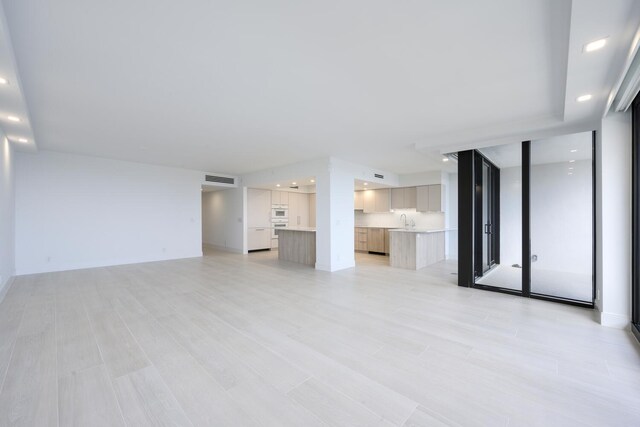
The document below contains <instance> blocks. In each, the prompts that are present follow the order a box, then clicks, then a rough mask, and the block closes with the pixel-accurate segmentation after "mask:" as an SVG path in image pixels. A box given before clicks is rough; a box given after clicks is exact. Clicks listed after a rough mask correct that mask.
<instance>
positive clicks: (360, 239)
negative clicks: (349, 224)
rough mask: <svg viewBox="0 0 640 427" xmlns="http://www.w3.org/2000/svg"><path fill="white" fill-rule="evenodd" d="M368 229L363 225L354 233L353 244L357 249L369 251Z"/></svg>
mask: <svg viewBox="0 0 640 427" xmlns="http://www.w3.org/2000/svg"><path fill="white" fill-rule="evenodd" d="M367 237H368V235H367V229H366V228H362V227H356V228H355V231H354V233H353V238H354V242H353V246H354V249H355V250H356V251H361V252H367V251H368V250H369V249H368V244H367Z"/></svg>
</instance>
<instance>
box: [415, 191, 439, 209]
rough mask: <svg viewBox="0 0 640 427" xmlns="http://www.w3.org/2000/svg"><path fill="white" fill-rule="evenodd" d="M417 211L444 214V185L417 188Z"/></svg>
mask: <svg viewBox="0 0 640 427" xmlns="http://www.w3.org/2000/svg"><path fill="white" fill-rule="evenodd" d="M416 210H417V211H418V212H442V185H440V184H435V185H423V186H421V187H417V192H416Z"/></svg>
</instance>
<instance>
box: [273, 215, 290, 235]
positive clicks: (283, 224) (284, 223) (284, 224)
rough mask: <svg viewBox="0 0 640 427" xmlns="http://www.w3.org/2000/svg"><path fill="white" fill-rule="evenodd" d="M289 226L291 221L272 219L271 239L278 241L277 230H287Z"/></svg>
mask: <svg viewBox="0 0 640 427" xmlns="http://www.w3.org/2000/svg"><path fill="white" fill-rule="evenodd" d="M288 226H289V221H288V220H286V219H272V220H271V238H273V239H277V238H278V235H277V234H276V230H278V229H279V228H287V227H288Z"/></svg>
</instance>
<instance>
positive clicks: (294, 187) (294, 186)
mask: <svg viewBox="0 0 640 427" xmlns="http://www.w3.org/2000/svg"><path fill="white" fill-rule="evenodd" d="M289 188H292V189H294V190H297V189H298V186H297V185H292V186H290V187H289Z"/></svg>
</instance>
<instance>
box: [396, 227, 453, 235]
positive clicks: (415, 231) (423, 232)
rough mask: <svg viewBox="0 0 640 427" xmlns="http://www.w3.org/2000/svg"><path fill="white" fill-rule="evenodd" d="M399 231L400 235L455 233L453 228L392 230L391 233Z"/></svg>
mask: <svg viewBox="0 0 640 427" xmlns="http://www.w3.org/2000/svg"><path fill="white" fill-rule="evenodd" d="M392 231H398V232H400V233H420V234H428V233H444V232H446V231H453V229H451V228H443V229H442V230H427V229H424V228H392V229H390V230H389V232H392Z"/></svg>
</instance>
